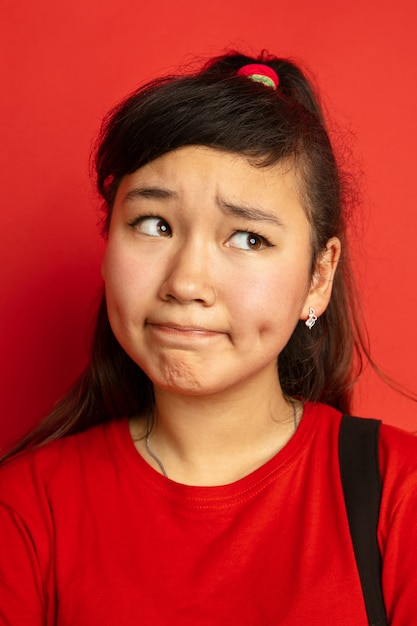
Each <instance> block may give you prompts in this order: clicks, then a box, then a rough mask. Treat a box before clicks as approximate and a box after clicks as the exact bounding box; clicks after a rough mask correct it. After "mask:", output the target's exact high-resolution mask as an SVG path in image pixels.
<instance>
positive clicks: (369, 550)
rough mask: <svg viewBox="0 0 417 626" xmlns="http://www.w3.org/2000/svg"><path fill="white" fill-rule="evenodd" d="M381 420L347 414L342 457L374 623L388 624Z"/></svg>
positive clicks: (345, 488)
mask: <svg viewBox="0 0 417 626" xmlns="http://www.w3.org/2000/svg"><path fill="white" fill-rule="evenodd" d="M380 425H381V422H380V421H378V420H372V419H363V418H359V417H351V416H350V415H344V416H343V418H342V423H341V426H340V438H339V460H340V474H341V478H342V485H343V492H344V495H345V503H346V510H347V517H348V521H349V527H350V534H351V536H352V542H353V548H354V551H355V557H356V563H357V566H358V570H359V576H360V580H361V584H362V590H363V595H364V599H365V605H366V612H367V615H368V620H369V624H370V625H371V626H386V625H387V618H386V613H385V607H384V600H383V596H382V587H381V571H382V561H381V554H380V551H379V546H378V541H377V526H378V517H379V507H380V501H381V492H382V485H381V475H380V471H379V458H378V436H379V427H380Z"/></svg>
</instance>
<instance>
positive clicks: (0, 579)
mask: <svg viewBox="0 0 417 626" xmlns="http://www.w3.org/2000/svg"><path fill="white" fill-rule="evenodd" d="M46 614H47V610H46V601H45V593H44V584H43V581H42V576H41V572H40V567H39V562H38V558H37V553H36V547H35V543H34V541H33V538H32V537H31V533H30V531H29V529H28V527H27V526H26V524H25V522H24V521H23V520H22V519H21V517H20V515H19V514H18V513H16V512H15V511H14V510H13V509H12V508H10V507H8V506H7V505H4V504H2V503H0V626H17V624H18V625H19V626H46V624H47V623H48V622H47V618H46Z"/></svg>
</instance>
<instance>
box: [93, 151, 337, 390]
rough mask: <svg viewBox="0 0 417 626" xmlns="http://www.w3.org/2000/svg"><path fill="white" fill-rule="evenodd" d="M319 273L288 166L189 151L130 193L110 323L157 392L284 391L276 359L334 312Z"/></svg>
mask: <svg viewBox="0 0 417 626" xmlns="http://www.w3.org/2000/svg"><path fill="white" fill-rule="evenodd" d="M310 269H311V233H310V225H309V222H308V219H307V217H306V214H305V211H304V209H303V207H302V205H301V202H300V198H299V194H298V191H297V180H296V175H295V173H294V172H293V171H292V170H291V169H289V168H285V167H284V166H283V165H280V164H278V165H274V166H271V167H268V168H257V167H254V166H252V165H251V164H250V163H249V162H248V161H247V160H246V159H245V158H244V157H242V156H239V155H235V154H231V153H226V152H221V151H219V150H214V149H210V148H205V147H200V146H190V147H184V148H181V149H178V150H175V151H172V152H170V153H167V154H165V155H164V156H162V157H160V158H158V159H156V160H154V161H152V162H151V163H149V164H147V165H145V166H144V167H142V168H141V169H139V170H137V171H136V172H134V173H133V174H131V175H128V176H126V177H125V178H124V179H123V180H122V182H121V184H120V187H119V189H118V192H117V195H116V199H115V204H114V209H113V214H112V219H111V225H110V232H109V238H108V244H107V249H106V253H105V258H104V262H103V277H104V280H105V288H106V297H107V306H108V314H109V319H110V323H111V326H112V329H113V332H114V334H115V336H116V337H117V339H118V341H119V342H120V344H121V345H122V347H123V348H124V349H125V351H126V352H127V353H128V354H129V355H130V357H131V358H132V359H133V360H134V361H135V362H136V363H137V364H138V365H139V366H140V367H141V368H142V369H143V370H144V372H145V373H146V374H147V375H148V376H149V378H150V379H151V380H152V381H153V383H154V385H155V386H156V388H158V387H160V388H163V389H165V390H168V391H171V392H175V393H181V394H188V395H212V394H216V393H223V392H225V391H227V390H232V389H242V387H244V386H246V385H257V388H258V389H263V388H264V387H266V386H270V385H279V382H278V376H277V370H276V367H277V365H276V363H277V356H278V355H279V353H280V352H281V350H282V349H283V348H284V346H285V344H286V343H287V341H288V339H289V337H290V336H291V334H292V332H293V330H294V328H295V326H296V324H297V322H298V320H299V319H300V317H304V318H306V317H307V315H308V309H309V306H313V307H314V306H315V307H316V311H317V313H320V312H321V311H320V307H321V306H322V307H323V308H324V306H325V302H324V300H325V299H324V300H323V302H320V301H319V300H320V298H317V293H316V292H317V289H316V287H315V286H314V285H313V282H312V279H311V275H310ZM306 332H309V331H306Z"/></svg>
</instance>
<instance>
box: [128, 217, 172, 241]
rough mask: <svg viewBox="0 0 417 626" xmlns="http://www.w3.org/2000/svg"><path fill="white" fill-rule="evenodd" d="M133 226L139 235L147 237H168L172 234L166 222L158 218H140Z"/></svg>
mask: <svg viewBox="0 0 417 626" xmlns="http://www.w3.org/2000/svg"><path fill="white" fill-rule="evenodd" d="M134 226H135V228H136V230H138V231H139V232H140V233H143V234H144V235H148V236H149V237H170V236H171V234H172V231H171V228H170V226H169V224H168V222H166V221H165V220H163V219H162V218H160V217H152V216H147V217H141V218H140V219H139V220H137V221H136V224H134Z"/></svg>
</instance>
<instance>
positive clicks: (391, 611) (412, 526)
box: [379, 426, 417, 626]
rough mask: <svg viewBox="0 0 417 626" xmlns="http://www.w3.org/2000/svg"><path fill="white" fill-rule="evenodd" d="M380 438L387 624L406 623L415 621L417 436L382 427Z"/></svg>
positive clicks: (403, 625)
mask: <svg viewBox="0 0 417 626" xmlns="http://www.w3.org/2000/svg"><path fill="white" fill-rule="evenodd" d="M384 431H388V432H384ZM381 439H382V441H381V473H382V483H383V494H382V501H381V511H380V525H379V542H380V547H381V553H382V561H383V567H382V587H383V594H384V600H385V606H386V610H387V619H388V624H389V625H390V626H405V625H406V624H410V625H411V624H415V623H416V601H417V575H416V564H417V438H416V437H413V436H411V435H409V434H408V433H404V432H401V431H397V430H396V429H395V430H394V429H390V428H387V427H386V426H385V427H384V429H381Z"/></svg>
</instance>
